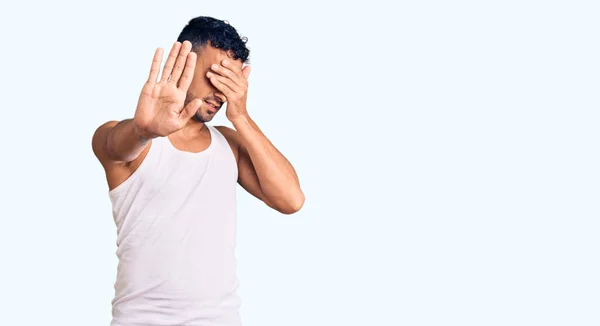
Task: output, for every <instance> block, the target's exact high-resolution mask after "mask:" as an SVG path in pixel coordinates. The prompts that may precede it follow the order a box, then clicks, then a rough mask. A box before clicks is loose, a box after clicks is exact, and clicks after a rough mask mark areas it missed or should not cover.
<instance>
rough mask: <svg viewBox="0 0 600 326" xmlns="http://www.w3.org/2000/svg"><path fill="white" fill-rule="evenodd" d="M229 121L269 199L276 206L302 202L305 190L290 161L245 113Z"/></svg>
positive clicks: (300, 203)
mask: <svg viewBox="0 0 600 326" xmlns="http://www.w3.org/2000/svg"><path fill="white" fill-rule="evenodd" d="M232 123H233V125H234V127H235V129H236V130H237V132H238V134H239V135H240V140H241V141H242V142H243V145H244V147H245V148H246V149H247V150H248V154H249V156H250V159H251V160H252V164H253V166H254V169H255V171H256V174H257V176H258V180H259V183H260V186H261V189H262V191H263V193H264V195H265V196H266V197H267V198H268V199H269V201H271V202H272V203H274V204H275V205H277V206H281V205H284V206H293V207H298V206H302V204H303V202H304V194H303V193H302V190H301V188H300V183H299V180H298V175H297V174H296V171H295V170H294V167H293V166H292V164H291V163H290V162H289V161H288V160H287V159H286V158H285V156H283V154H281V152H279V150H277V148H275V146H273V144H272V143H271V142H270V141H269V139H268V138H267V137H266V136H265V135H264V134H263V133H262V131H261V130H260V128H259V127H258V126H257V125H256V123H255V122H254V121H253V120H252V119H251V118H250V117H249V116H248V115H244V116H243V117H240V118H238V119H235V120H233V121H232Z"/></svg>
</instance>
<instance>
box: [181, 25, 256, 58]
mask: <svg viewBox="0 0 600 326" xmlns="http://www.w3.org/2000/svg"><path fill="white" fill-rule="evenodd" d="M177 41H179V42H183V41H190V42H191V43H192V49H194V50H200V49H202V48H203V47H205V46H206V45H210V46H212V47H214V48H216V49H221V50H223V51H226V52H229V53H230V55H231V56H232V58H233V59H235V60H241V61H242V62H243V63H247V62H248V57H249V56H250V50H249V49H248V48H247V47H246V42H248V38H246V37H240V35H239V34H238V32H237V31H236V29H235V28H234V27H233V26H231V25H229V22H227V21H224V20H219V19H216V18H212V17H206V16H200V17H196V18H193V19H192V20H190V21H189V23H188V24H187V25H186V26H185V27H184V28H183V30H182V31H181V33H180V34H179V37H178V38H177Z"/></svg>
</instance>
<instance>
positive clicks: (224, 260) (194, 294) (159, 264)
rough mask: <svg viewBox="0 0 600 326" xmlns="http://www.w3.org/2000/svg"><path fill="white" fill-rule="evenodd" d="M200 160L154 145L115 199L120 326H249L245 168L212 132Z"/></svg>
mask: <svg viewBox="0 0 600 326" xmlns="http://www.w3.org/2000/svg"><path fill="white" fill-rule="evenodd" d="M207 127H208V130H209V131H210V135H211V143H210V145H209V147H208V148H207V149H205V150H204V151H202V152H200V153H191V152H184V151H180V150H178V149H176V148H175V147H174V146H173V145H172V144H171V142H170V141H169V139H168V138H167V137H159V138H155V139H153V140H152V144H151V145H150V149H149V151H148V154H147V156H146V157H145V159H144V161H143V162H142V163H141V165H140V166H139V168H138V169H137V170H136V171H135V172H134V173H133V175H131V176H130V177H129V178H128V179H127V180H126V181H125V182H123V183H122V184H120V185H119V186H117V187H116V188H114V189H113V190H111V191H110V192H109V197H110V200H111V203H112V207H113V217H114V220H115V224H116V226H117V252H116V253H117V257H118V258H119V264H118V270H117V280H116V282H115V297H114V299H113V302H112V304H113V309H112V314H113V319H112V323H111V325H112V326H138V325H139V326H141V325H144V326H151V325H152V326H153V325H156V326H167V325H169V326H171V325H198V326H200V325H202V326H205V325H206V326H212V325H227V326H238V325H241V320H240V316H239V307H240V298H239V296H238V293H237V289H238V284H239V283H238V279H237V276H236V258H235V253H234V251H235V245H236V186H237V177H238V171H237V164H236V160H235V157H234V155H233V152H232V151H231V147H230V146H229V144H228V142H227V140H226V139H225V137H224V136H223V135H222V134H221V133H220V132H219V131H218V130H217V129H215V128H214V127H211V126H207Z"/></svg>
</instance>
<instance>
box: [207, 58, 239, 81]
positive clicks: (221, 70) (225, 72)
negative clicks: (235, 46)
mask: <svg viewBox="0 0 600 326" xmlns="http://www.w3.org/2000/svg"><path fill="white" fill-rule="evenodd" d="M210 69H211V70H212V71H214V72H216V73H217V74H219V75H221V76H223V77H226V78H229V79H231V80H232V81H233V82H234V83H235V84H236V85H240V86H241V85H243V83H242V81H241V80H240V77H239V76H238V75H237V74H236V73H235V72H233V71H232V70H230V69H229V68H226V67H224V66H220V65H218V64H216V63H215V64H212V65H211V66H210Z"/></svg>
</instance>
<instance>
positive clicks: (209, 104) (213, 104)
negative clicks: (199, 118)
mask: <svg viewBox="0 0 600 326" xmlns="http://www.w3.org/2000/svg"><path fill="white" fill-rule="evenodd" d="M205 103H206V105H207V106H208V108H209V109H212V110H213V111H215V112H216V111H218V110H219V105H216V104H215V103H211V102H205Z"/></svg>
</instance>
